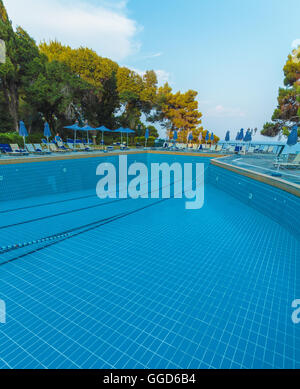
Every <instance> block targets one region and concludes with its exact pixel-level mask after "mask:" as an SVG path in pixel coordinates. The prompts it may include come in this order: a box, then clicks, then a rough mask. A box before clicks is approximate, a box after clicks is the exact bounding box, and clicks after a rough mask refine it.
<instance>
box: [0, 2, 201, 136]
mask: <svg viewBox="0 0 300 389" xmlns="http://www.w3.org/2000/svg"><path fill="white" fill-rule="evenodd" d="M0 39H3V40H4V41H5V43H6V49H7V56H6V62H5V63H4V64H0V109H1V113H0V128H2V131H7V130H13V131H17V130H18V122H19V120H20V119H22V120H24V121H25V124H26V126H27V128H28V132H29V133H30V134H31V135H33V134H35V133H37V132H39V131H41V128H42V127H43V124H44V121H45V120H47V121H48V122H49V124H50V127H51V129H52V132H56V131H59V132H60V133H61V134H62V135H69V133H68V131H66V130H64V129H63V128H64V126H65V125H67V124H71V123H73V122H74V121H76V120H77V121H78V122H79V124H81V125H82V124H84V123H85V122H86V121H88V122H89V124H90V125H94V126H100V125H105V126H106V127H108V128H110V129H116V128H118V127H120V126H123V127H129V128H132V129H136V128H137V126H138V125H141V135H145V130H146V126H145V125H144V124H143V123H142V121H141V118H142V117H145V118H146V120H147V121H148V122H149V121H150V122H152V123H156V122H159V123H160V124H162V125H165V126H166V128H168V129H171V130H173V129H175V128H180V129H182V130H183V132H184V131H188V130H190V129H192V130H194V131H200V129H201V128H199V127H198V126H199V124H200V123H201V116H202V114H201V113H200V112H199V111H198V103H197V101H196V96H197V92H195V91H188V92H186V93H181V92H177V93H173V92H172V89H171V88H170V87H169V85H168V84H166V85H165V86H164V87H162V88H158V82H157V75H156V73H155V72H154V71H153V70H148V71H146V72H145V73H144V74H142V75H140V74H138V73H137V72H135V71H133V70H131V69H128V68H126V67H121V66H119V65H118V64H117V63H116V62H114V61H112V60H110V59H108V58H103V57H101V56H99V55H98V54H97V53H96V52H94V51H93V50H91V49H88V48H84V47H81V48H79V49H73V48H71V47H70V46H64V45H62V44H61V43H60V42H57V41H52V42H50V43H46V42H43V43H42V44H40V46H39V47H38V46H37V45H36V43H35V41H34V40H33V39H32V38H31V37H30V36H29V35H28V34H27V32H26V31H24V30H23V29H22V28H21V27H18V28H17V29H16V31H14V29H13V27H12V24H11V22H10V21H9V17H8V15H7V13H6V10H5V7H4V5H3V2H2V0H0ZM148 128H149V130H150V135H151V137H153V138H154V139H155V138H157V137H158V131H157V129H156V128H155V127H154V126H150V127H148ZM183 132H182V133H183ZM97 136H98V137H99V134H97Z"/></svg>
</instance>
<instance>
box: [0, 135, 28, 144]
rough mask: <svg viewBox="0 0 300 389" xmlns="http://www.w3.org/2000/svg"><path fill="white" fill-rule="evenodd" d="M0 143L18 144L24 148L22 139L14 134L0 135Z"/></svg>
mask: <svg viewBox="0 0 300 389" xmlns="http://www.w3.org/2000/svg"><path fill="white" fill-rule="evenodd" d="M0 143H5V144H18V145H19V146H24V140H23V138H22V137H21V136H20V135H19V134H17V133H15V132H9V133H1V134H0Z"/></svg>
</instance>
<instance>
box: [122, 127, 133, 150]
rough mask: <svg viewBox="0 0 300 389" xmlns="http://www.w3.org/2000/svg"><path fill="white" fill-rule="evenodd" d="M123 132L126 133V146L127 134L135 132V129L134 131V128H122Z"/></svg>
mask: <svg viewBox="0 0 300 389" xmlns="http://www.w3.org/2000/svg"><path fill="white" fill-rule="evenodd" d="M123 134H126V135H127V146H128V135H129V134H135V131H134V130H131V129H130V128H124V132H123Z"/></svg>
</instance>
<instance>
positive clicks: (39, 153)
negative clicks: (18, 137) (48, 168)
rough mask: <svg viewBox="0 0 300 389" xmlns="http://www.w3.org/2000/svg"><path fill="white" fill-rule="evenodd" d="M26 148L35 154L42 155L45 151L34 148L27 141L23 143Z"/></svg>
mask: <svg viewBox="0 0 300 389" xmlns="http://www.w3.org/2000/svg"><path fill="white" fill-rule="evenodd" d="M25 147H26V150H27V151H28V153H30V154H35V155H44V154H45V153H44V152H43V151H42V150H36V149H35V148H34V146H33V145H32V144H31V143H28V144H26V145H25Z"/></svg>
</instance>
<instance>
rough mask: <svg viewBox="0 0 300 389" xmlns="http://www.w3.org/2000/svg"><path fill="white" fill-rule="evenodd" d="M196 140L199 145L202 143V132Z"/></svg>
mask: <svg viewBox="0 0 300 389" xmlns="http://www.w3.org/2000/svg"><path fill="white" fill-rule="evenodd" d="M198 139H199V143H201V142H202V139H203V134H202V132H200V134H199V137H198Z"/></svg>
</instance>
